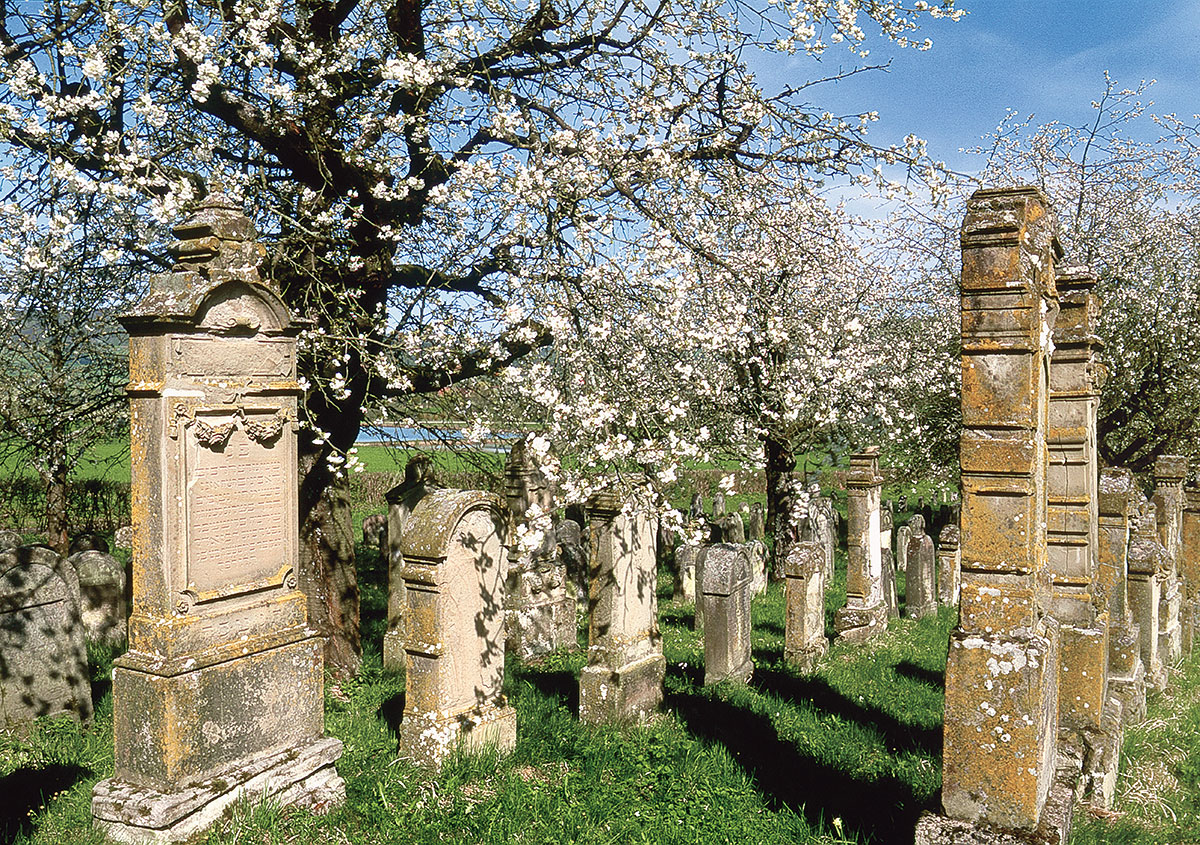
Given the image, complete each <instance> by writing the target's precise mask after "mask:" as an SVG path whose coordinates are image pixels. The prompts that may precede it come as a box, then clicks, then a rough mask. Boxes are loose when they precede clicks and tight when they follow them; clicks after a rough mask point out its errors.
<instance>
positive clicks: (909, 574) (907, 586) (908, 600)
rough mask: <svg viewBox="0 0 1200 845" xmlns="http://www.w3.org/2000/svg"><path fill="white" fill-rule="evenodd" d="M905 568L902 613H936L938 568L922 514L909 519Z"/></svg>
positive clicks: (917, 615) (911, 616) (911, 615)
mask: <svg viewBox="0 0 1200 845" xmlns="http://www.w3.org/2000/svg"><path fill="white" fill-rule="evenodd" d="M908 530H909V539H908V555H907V557H908V570H907V571H906V572H905V573H904V615H905V616H906V617H907V618H909V619H920V618H922V617H924V616H929V615H931V614H934V613H937V570H936V569H935V561H936V560H937V553H936V552H935V551H934V547H933V538H931V537H930V536H929V535H928V534H926V533H925V517H924V516H922V515H921V514H917V515H916V516H914V517H913V518H912V519H910V520H909V522H908Z"/></svg>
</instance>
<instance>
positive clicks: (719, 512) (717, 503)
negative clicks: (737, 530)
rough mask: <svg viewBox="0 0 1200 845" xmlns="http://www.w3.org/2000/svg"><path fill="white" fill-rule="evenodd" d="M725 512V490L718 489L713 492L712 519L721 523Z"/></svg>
mask: <svg viewBox="0 0 1200 845" xmlns="http://www.w3.org/2000/svg"><path fill="white" fill-rule="evenodd" d="M725 514H726V509H725V491H723V490H718V491H717V492H716V493H713V509H712V521H713V522H717V523H719V522H720V521H721V520H723V519H724V518H725Z"/></svg>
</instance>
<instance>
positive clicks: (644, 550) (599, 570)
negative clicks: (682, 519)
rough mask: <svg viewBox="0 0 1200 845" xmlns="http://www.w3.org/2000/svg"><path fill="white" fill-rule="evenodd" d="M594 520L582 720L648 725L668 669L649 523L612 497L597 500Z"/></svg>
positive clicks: (591, 524)
mask: <svg viewBox="0 0 1200 845" xmlns="http://www.w3.org/2000/svg"><path fill="white" fill-rule="evenodd" d="M588 517H589V519H588V525H589V528H590V533H591V553H592V557H591V560H590V561H589V563H588V662H587V666H585V667H584V668H583V670H582V671H581V672H580V676H579V720H580V721H581V722H588V723H590V724H601V723H611V722H636V721H642V720H645V719H647V718H649V717H651V716H652V715H653V714H654V713H656V712H657V711H658V708H659V706H660V705H661V704H662V698H663V677H664V675H665V673H666V665H667V664H666V659H665V658H664V657H663V653H662V635H661V634H660V633H659V630H658V601H657V598H656V593H655V588H656V582H657V573H656V572H655V567H654V535H653V532H652V530H651V524H650V519H649V518H648V517H647V516H646V515H645V514H643V513H639V512H636V511H630V510H626V509H624V508H623V507H622V503H621V501H620V499H618V498H617V497H616V496H615V495H613V494H611V493H602V494H600V495H597V496H594V497H593V498H592V500H591V501H590V502H589V506H588Z"/></svg>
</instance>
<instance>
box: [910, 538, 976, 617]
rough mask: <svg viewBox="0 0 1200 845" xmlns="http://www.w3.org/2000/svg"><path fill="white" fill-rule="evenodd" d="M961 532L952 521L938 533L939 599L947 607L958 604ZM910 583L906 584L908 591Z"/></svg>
mask: <svg viewBox="0 0 1200 845" xmlns="http://www.w3.org/2000/svg"><path fill="white" fill-rule="evenodd" d="M961 536H962V535H961V533H960V532H959V530H958V526H957V525H954V524H953V523H951V524H950V525H947V526H946V527H945V528H943V529H942V533H941V534H939V535H938V545H937V579H938V584H937V599H938V603H939V604H943V605H945V606H947V607H957V606H958V587H959V581H960V577H961V574H962V573H961V569H962V552H961V551H960V550H959V548H958V544H959V540H960V538H961ZM907 589H908V585H907V584H905V590H906V591H907Z"/></svg>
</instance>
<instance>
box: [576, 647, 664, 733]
mask: <svg viewBox="0 0 1200 845" xmlns="http://www.w3.org/2000/svg"><path fill="white" fill-rule="evenodd" d="M666 673H667V659H666V658H665V657H663V656H662V654H651V655H649V656H647V657H644V658H642V659H641V660H636V661H634V662H632V663H627V664H625V665H624V666H622V667H621V668H620V669H616V670H612V669H608V668H607V667H604V666H585V667H584V668H583V669H582V670H581V671H580V673H579V721H581V722H587V723H590V724H604V723H606V722H642V721H645V720H647V719H649V718H650V717H651V716H653V715H654V714H655V713H656V712H657V711H658V709H659V707H660V706H661V705H662V699H663V678H664V677H665V676H666Z"/></svg>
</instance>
